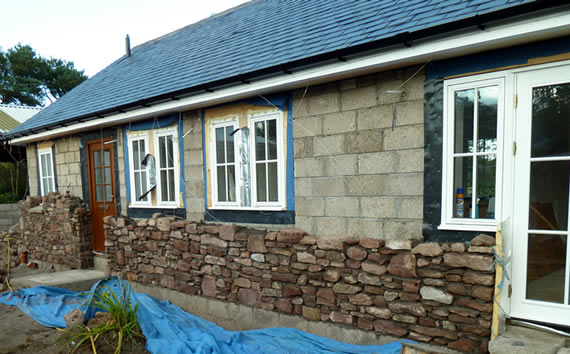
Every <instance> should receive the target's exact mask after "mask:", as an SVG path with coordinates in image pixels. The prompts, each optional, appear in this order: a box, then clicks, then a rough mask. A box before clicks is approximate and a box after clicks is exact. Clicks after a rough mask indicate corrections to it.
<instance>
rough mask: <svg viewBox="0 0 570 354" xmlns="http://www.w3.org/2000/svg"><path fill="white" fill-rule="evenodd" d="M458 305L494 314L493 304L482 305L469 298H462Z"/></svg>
mask: <svg viewBox="0 0 570 354" xmlns="http://www.w3.org/2000/svg"><path fill="white" fill-rule="evenodd" d="M457 304H458V305H460V306H467V307H470V308H473V309H475V310H477V311H481V312H493V304H492V303H480V302H478V301H475V300H471V299H468V298H461V299H458V300H457Z"/></svg>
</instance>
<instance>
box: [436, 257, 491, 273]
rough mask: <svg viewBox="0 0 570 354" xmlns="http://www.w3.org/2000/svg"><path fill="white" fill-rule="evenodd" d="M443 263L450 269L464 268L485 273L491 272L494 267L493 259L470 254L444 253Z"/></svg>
mask: <svg viewBox="0 0 570 354" xmlns="http://www.w3.org/2000/svg"><path fill="white" fill-rule="evenodd" d="M443 261H444V263H445V265H447V266H450V267H458V268H462V267H465V268H470V269H473V270H481V271H486V272H490V271H492V270H493V266H494V259H493V257H490V256H483V255H480V254H471V253H446V254H445V255H444V256H443Z"/></svg>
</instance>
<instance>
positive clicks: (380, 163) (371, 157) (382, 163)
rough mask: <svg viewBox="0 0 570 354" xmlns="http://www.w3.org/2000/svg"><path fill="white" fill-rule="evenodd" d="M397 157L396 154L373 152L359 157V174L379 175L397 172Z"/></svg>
mask: <svg viewBox="0 0 570 354" xmlns="http://www.w3.org/2000/svg"><path fill="white" fill-rule="evenodd" d="M396 164H397V155H396V153H395V152H391V151H390V152H371V153H366V154H360V155H358V173H359V174H361V175H363V174H378V173H392V172H395V171H396Z"/></svg>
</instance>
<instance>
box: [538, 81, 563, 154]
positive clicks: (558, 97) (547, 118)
mask: <svg viewBox="0 0 570 354" xmlns="http://www.w3.org/2000/svg"><path fill="white" fill-rule="evenodd" d="M569 136H570V83H567V84H561V85H550V86H543V87H535V88H534V89H533V90H532V148H531V155H532V157H543V156H568V155H570V138H569Z"/></svg>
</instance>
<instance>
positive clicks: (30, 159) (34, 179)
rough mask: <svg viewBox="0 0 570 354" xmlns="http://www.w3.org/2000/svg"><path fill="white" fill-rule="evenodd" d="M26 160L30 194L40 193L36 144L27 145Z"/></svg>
mask: <svg viewBox="0 0 570 354" xmlns="http://www.w3.org/2000/svg"><path fill="white" fill-rule="evenodd" d="M26 160H27V164H28V188H29V190H30V195H36V194H39V184H38V158H37V154H36V146H35V145H34V144H30V145H27V146H26Z"/></svg>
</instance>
